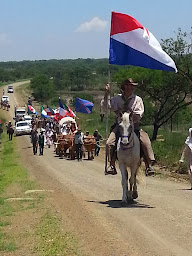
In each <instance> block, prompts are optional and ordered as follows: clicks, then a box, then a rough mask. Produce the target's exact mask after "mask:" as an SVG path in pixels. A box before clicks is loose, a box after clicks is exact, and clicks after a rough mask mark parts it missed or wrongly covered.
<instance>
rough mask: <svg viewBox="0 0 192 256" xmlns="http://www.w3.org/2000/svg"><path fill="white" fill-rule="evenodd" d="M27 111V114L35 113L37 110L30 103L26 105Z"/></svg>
mask: <svg viewBox="0 0 192 256" xmlns="http://www.w3.org/2000/svg"><path fill="white" fill-rule="evenodd" d="M27 112H28V114H36V115H37V111H36V110H35V109H34V107H32V106H31V105H28V111H27Z"/></svg>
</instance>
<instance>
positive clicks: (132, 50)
mask: <svg viewBox="0 0 192 256" xmlns="http://www.w3.org/2000/svg"><path fill="white" fill-rule="evenodd" d="M109 63H110V64H116V65H133V66H139V67H144V68H150V69H158V70H166V71H175V72H177V68H176V66H175V63H174V61H173V60H172V58H171V57H170V56H169V55H168V54H167V53H166V52H165V51H163V49H162V48H161V45H160V43H159V42H158V41H157V39H156V38H155V37H154V36H153V34H152V33H151V32H150V31H149V30H147V29H146V28H145V27H144V26H143V25H141V24H140V23H139V22H138V21H137V20H136V19H134V18H133V17H131V16H129V15H126V14H122V13H118V12H112V16H111V33H110V49H109Z"/></svg>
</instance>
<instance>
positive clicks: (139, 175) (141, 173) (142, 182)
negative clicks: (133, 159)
mask: <svg viewBox="0 0 192 256" xmlns="http://www.w3.org/2000/svg"><path fill="white" fill-rule="evenodd" d="M136 180H137V183H138V184H140V185H142V186H143V187H145V186H146V177H145V173H144V171H143V169H142V168H141V165H139V167H138V170H137V176H136Z"/></svg>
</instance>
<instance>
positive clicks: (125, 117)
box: [122, 112, 130, 125]
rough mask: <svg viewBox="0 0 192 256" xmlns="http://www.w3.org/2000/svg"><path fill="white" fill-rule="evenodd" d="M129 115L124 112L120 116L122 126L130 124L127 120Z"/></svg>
mask: <svg viewBox="0 0 192 256" xmlns="http://www.w3.org/2000/svg"><path fill="white" fill-rule="evenodd" d="M129 116H130V113H128V112H125V113H124V114H123V116H122V119H123V123H124V125H129V124H130V119H129Z"/></svg>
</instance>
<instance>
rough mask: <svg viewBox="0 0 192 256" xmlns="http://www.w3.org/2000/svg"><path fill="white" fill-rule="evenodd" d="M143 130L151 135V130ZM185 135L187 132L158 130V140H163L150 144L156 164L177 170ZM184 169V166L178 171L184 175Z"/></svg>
mask: <svg viewBox="0 0 192 256" xmlns="http://www.w3.org/2000/svg"><path fill="white" fill-rule="evenodd" d="M143 129H144V130H145V131H147V132H148V134H149V135H151V134H152V129H150V128H145V127H144V128H143ZM187 135H188V134H187V132H186V133H183V132H181V131H180V132H179V131H178V132H170V131H168V130H164V129H159V132H158V136H159V137H158V138H160V139H164V141H158V138H157V141H153V142H152V147H153V150H154V153H155V157H156V160H157V162H158V163H159V164H161V165H164V166H167V167H173V168H176V169H178V168H179V159H180V157H181V153H182V150H183V148H184V143H185V140H186V137H187ZM184 169H186V165H185V164H184V165H183V167H182V168H181V170H180V171H181V172H184V173H185V172H186V171H184Z"/></svg>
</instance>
